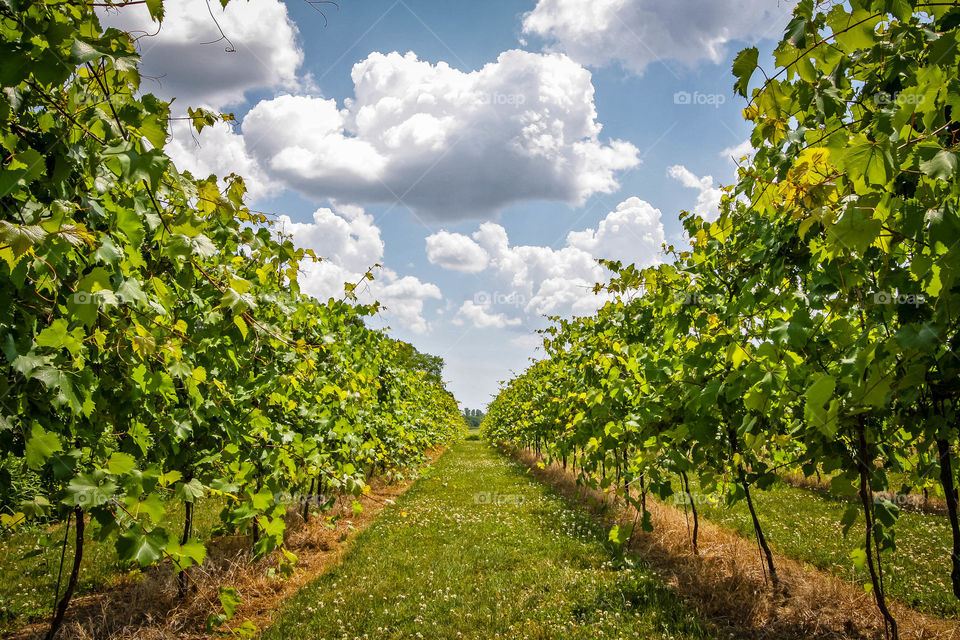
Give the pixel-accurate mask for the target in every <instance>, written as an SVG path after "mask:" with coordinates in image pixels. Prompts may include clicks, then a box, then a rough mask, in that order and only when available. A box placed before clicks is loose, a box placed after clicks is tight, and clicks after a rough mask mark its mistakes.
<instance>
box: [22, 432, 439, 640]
mask: <svg viewBox="0 0 960 640" xmlns="http://www.w3.org/2000/svg"><path fill="white" fill-rule="evenodd" d="M442 453H443V449H437V450H434V451H431V452H429V454H428V459H429V462H432V461H434V460H436V459H437V458H438V457H440V455H441V454H442ZM411 484H412V481H409V480H408V481H405V482H402V483H388V482H386V481H384V480H383V479H381V478H374V479H372V480H371V481H370V488H371V491H370V492H369V493H368V494H366V495H363V496H361V497H360V498H359V499H358V500H359V502H360V503H361V504H362V505H363V511H362V513H360V514H359V515H357V516H355V515H354V514H353V509H352V501H353V498H352V497H349V498H345V499H343V500H342V501H338V503H337V505H336V506H335V507H334V508H333V510H332V511H331V512H327V513H326V514H324V516H321V517H319V518H318V517H314V518H312V519H311V520H310V521H309V522H307V523H305V522H304V521H303V519H302V518H301V517H300V515H299V514H298V513H296V510H294V509H291V510H290V511H289V512H288V514H287V533H286V546H287V549H288V550H290V551H292V552H293V553H295V554H297V558H298V560H297V563H296V567H295V571H294V573H293V575H292V576H291V577H289V578H288V579H285V580H281V579H278V578H275V577H270V575H269V574H268V571H269V570H270V569H271V568H276V566H277V561H278V552H274V553H272V554H270V555H269V556H267V557H266V558H263V559H261V560H259V561H256V562H253V560H252V553H251V551H250V546H251V544H250V537H249V536H235V537H224V538H218V539H216V540H214V541H213V542H212V543H209V544H208V545H207V549H208V557H207V559H206V560H205V561H204V563H203V566H202V567H194V568H192V569H191V570H190V574H191V576H192V587H191V589H190V592H189V593H188V594H187V595H186V596H184V597H183V598H181V597H179V596H178V595H177V583H176V574H175V572H174V571H173V568H172V566H171V565H170V564H169V563H165V564H161V565H158V566H155V567H151V568H150V569H149V570H147V571H145V572H144V573H142V574H139V575H136V576H124V577H122V578H120V579H119V580H118V581H117V582H116V583H114V584H113V585H111V586H110V588H109V589H107V590H105V591H102V592H98V593H93V594H88V595H85V596H82V597H78V598H75V599H74V601H73V602H72V603H71V605H70V609H69V610H68V612H67V617H66V619H65V621H64V626H63V628H62V630H61V632H60V633H59V634H58V636H57V639H58V640H120V639H122V638H136V639H138V640H166V639H176V640H195V639H199V638H207V637H209V636H208V634H207V633H206V631H205V625H206V619H207V616H209V615H210V614H211V613H219V612H220V605H219V598H218V590H219V588H220V587H221V586H228V585H229V586H232V587H234V588H236V589H237V592H238V594H239V595H240V597H241V599H242V600H241V604H240V606H239V607H238V608H237V612H236V615H235V616H234V618H233V619H232V620H230V621H229V622H228V623H227V625H224V627H226V626H229V627H231V628H233V627H238V626H239V625H241V624H242V623H244V622H245V621H250V622H252V623H253V624H255V625H256V626H257V627H258V628H260V629H263V628H266V627H267V626H269V625H270V623H271V621H272V619H273V615H274V614H275V613H276V612H277V611H278V610H279V609H280V607H281V605H282V603H283V600H285V599H286V598H288V597H290V596H292V595H293V594H295V593H296V592H297V591H298V590H299V589H300V588H301V587H303V586H304V585H306V584H307V583H308V582H310V581H311V580H313V579H315V578H316V577H317V576H319V575H321V574H322V573H323V572H325V571H326V570H327V569H329V568H330V567H332V566H334V565H336V564H337V563H338V562H340V559H341V558H342V557H343V556H344V554H345V553H346V552H347V550H348V549H349V548H350V545H351V543H352V541H353V539H354V538H355V537H356V535H357V534H358V533H359V532H361V531H363V529H365V528H366V527H367V526H369V525H370V523H372V522H373V521H374V520H375V519H376V517H377V514H378V513H379V512H380V510H381V509H383V507H384V506H386V505H387V504H388V502H387V500H393V499H394V498H396V497H397V496H399V495H400V494H402V493H404V492H405V491H406V490H407V489H409V488H410V485H411ZM334 515H341V517H340V518H339V519H338V520H337V521H336V524H335V525H333V526H332V527H331V526H329V525H327V524H326V522H327V516H334ZM48 626H49V622H48V621H45V622H44V623H36V624H33V625H30V626H29V627H26V628H24V629H21V630H19V631H17V632H15V633H13V634H9V635H7V636H4V637H5V638H10V639H11V640H28V639H29V640H33V639H36V638H43V637H44V635H45V634H46V632H47V628H48ZM224 630H226V629H225V628H224Z"/></svg>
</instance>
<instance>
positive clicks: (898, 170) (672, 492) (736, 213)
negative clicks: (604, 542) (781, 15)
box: [483, 0, 960, 638]
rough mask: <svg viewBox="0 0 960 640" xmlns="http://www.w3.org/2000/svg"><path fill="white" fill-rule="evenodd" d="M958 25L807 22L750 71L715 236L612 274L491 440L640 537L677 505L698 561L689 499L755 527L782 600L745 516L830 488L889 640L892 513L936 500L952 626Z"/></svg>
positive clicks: (562, 334) (958, 595)
mask: <svg viewBox="0 0 960 640" xmlns="http://www.w3.org/2000/svg"><path fill="white" fill-rule="evenodd" d="M958 27H960V9H958V8H957V7H956V6H955V3H948V2H945V3H922V2H897V1H874V2H870V1H866V0H862V1H859V0H858V1H854V2H851V3H849V6H848V5H839V4H837V5H834V6H830V7H821V6H815V5H814V3H813V2H810V1H806V2H801V3H800V4H799V5H798V6H797V8H796V9H795V11H794V19H793V20H792V21H791V22H790V24H789V26H788V28H787V30H786V32H785V34H784V38H783V40H782V41H781V42H780V44H779V46H778V47H777V49H776V51H775V57H776V61H777V68H776V69H773V70H765V69H761V68H759V67H758V64H757V61H758V52H757V50H756V49H746V50H744V51H742V52H741V53H740V54H739V55H738V56H737V58H736V61H735V63H734V66H733V72H734V75H735V76H736V78H737V79H736V90H737V91H738V92H739V93H740V94H741V95H742V96H743V97H745V98H747V99H748V105H747V107H746V108H745V109H744V111H743V115H744V117H745V118H746V119H747V120H748V121H750V122H752V123H753V125H754V129H753V135H752V137H751V143H752V145H753V147H754V148H755V150H756V151H755V153H754V155H753V157H752V158H743V159H742V164H741V168H740V170H739V178H738V181H737V183H736V185H734V186H733V187H730V188H728V189H727V190H726V192H725V194H724V196H723V199H722V203H721V211H720V214H719V217H718V218H717V219H716V220H705V219H703V218H702V217H699V216H694V215H690V214H687V215H686V217H685V219H684V227H685V230H686V234H687V236H688V237H689V240H690V247H689V248H686V249H684V248H674V247H669V248H668V253H669V258H670V259H669V261H668V262H667V263H666V264H660V265H657V266H654V267H651V268H647V269H638V268H636V267H634V266H624V265H622V264H620V263H617V262H607V263H606V266H607V267H608V268H609V269H610V270H611V272H612V273H613V275H612V278H611V280H610V282H609V283H608V284H606V285H604V286H602V287H601V286H599V285H598V290H600V291H601V292H602V293H604V294H606V295H608V296H609V302H608V303H607V304H606V305H605V306H604V307H603V308H602V309H601V310H600V311H599V312H598V313H597V314H596V315H595V316H590V317H582V318H574V319H558V320H557V321H556V322H555V324H554V325H553V326H552V327H551V328H550V329H548V330H547V331H546V332H545V336H544V338H545V339H544V347H545V350H546V354H547V357H546V358H544V359H543V360H541V361H539V362H537V363H535V364H533V365H532V366H531V367H530V368H529V369H528V370H527V371H526V372H524V373H523V374H522V375H520V376H519V377H517V378H515V379H514V380H511V381H510V382H509V383H507V384H506V385H505V386H504V387H503V389H502V391H501V392H500V394H499V396H498V397H497V398H496V400H495V401H494V402H493V403H492V405H491V406H490V407H489V410H488V414H487V417H486V419H485V422H484V426H483V429H484V432H485V434H486V435H487V437H489V438H490V439H492V440H494V441H497V442H503V443H510V444H512V445H515V446H519V447H523V448H529V449H532V450H534V451H535V452H536V453H537V454H539V455H540V456H542V457H543V459H544V460H545V461H546V462H559V463H560V464H562V466H563V467H564V468H567V467H568V466H569V467H570V468H571V469H572V470H573V471H574V472H575V473H577V474H579V477H580V479H581V482H582V483H583V484H585V485H587V486H589V487H593V488H595V489H600V490H602V491H604V492H606V493H608V494H613V495H615V496H617V497H618V498H619V499H621V500H622V501H625V502H627V503H629V504H630V505H632V506H634V507H635V508H636V509H637V510H638V513H639V514H642V519H640V520H639V521H638V522H637V529H638V531H639V530H641V529H643V530H651V529H652V524H651V521H650V517H649V510H648V509H647V506H648V505H647V499H648V496H651V497H656V498H659V499H660V500H667V499H670V498H671V497H674V496H677V495H681V496H683V497H684V498H685V500H684V502H685V504H689V505H691V506H692V507H693V522H694V524H693V531H692V539H691V544H692V548H693V550H694V552H695V553H696V551H697V513H696V508H697V507H696V505H697V502H698V501H697V499H696V498H697V497H698V496H700V495H702V494H706V495H711V496H720V497H721V500H722V502H724V503H726V504H727V505H728V506H735V505H737V504H742V505H744V510H745V513H749V520H748V522H749V523H750V524H749V533H750V534H751V535H752V536H753V537H755V539H756V541H757V543H758V545H759V547H760V549H761V550H762V558H763V563H764V565H765V566H764V568H765V570H766V572H767V573H768V575H769V577H770V589H772V590H775V591H776V590H782V591H783V592H784V593H788V592H789V590H790V588H791V585H789V584H786V583H784V582H783V581H781V580H779V577H778V567H777V565H776V563H775V562H774V557H773V554H772V553H771V548H770V544H769V540H768V538H769V527H771V524H772V523H771V522H769V521H767V522H764V521H762V520H761V518H760V517H758V510H757V509H756V508H755V503H756V502H758V501H759V500H763V499H764V498H765V496H763V494H764V493H765V491H767V490H768V489H771V488H773V487H775V486H776V485H778V483H780V481H781V480H782V478H783V477H784V476H785V475H787V474H788V473H793V474H795V475H800V476H802V477H803V478H808V479H812V478H816V479H817V480H821V481H822V483H828V486H826V487H825V488H826V490H827V491H828V494H829V495H830V496H835V497H837V498H840V499H843V498H847V500H846V501H845V504H846V507H845V508H844V509H843V510H842V514H841V515H840V522H841V523H842V524H843V532H844V534H846V533H848V532H849V533H850V535H853V536H857V537H859V539H860V543H859V545H857V548H855V549H854V550H853V552H852V553H851V554H850V562H851V563H852V564H854V565H855V566H856V567H857V568H858V569H860V570H861V575H862V577H863V580H864V582H865V584H864V588H865V589H866V590H867V591H868V593H871V594H872V599H873V600H874V603H875V605H876V607H877V609H878V611H879V614H880V615H882V616H883V619H884V625H885V628H886V631H887V634H888V636H889V637H894V638H895V637H897V636H898V625H897V620H896V619H895V617H894V616H893V615H892V613H891V611H890V607H889V598H890V595H889V594H888V588H887V587H888V586H889V583H890V582H891V576H890V575H889V574H890V571H891V570H890V569H889V567H890V565H891V562H892V558H897V557H899V555H902V553H904V552H909V550H906V551H905V550H902V549H899V547H901V546H902V543H901V542H900V537H899V535H898V534H899V529H900V528H901V526H900V521H901V520H902V519H904V515H903V514H902V512H901V508H900V507H901V506H902V505H901V502H900V500H899V496H900V495H901V494H902V493H908V492H911V491H912V492H913V493H920V492H921V490H922V491H924V492H925V495H927V496H939V498H940V500H942V501H943V503H944V504H945V518H946V520H947V522H948V523H949V532H950V533H949V536H950V538H951V539H952V548H951V549H948V550H946V552H944V553H942V554H941V555H940V557H939V559H938V560H937V561H936V562H935V564H934V571H935V573H934V574H933V575H931V574H920V576H921V580H934V579H940V578H943V581H944V582H946V583H948V584H949V585H950V586H949V589H950V590H951V591H952V599H954V603H953V605H952V606H950V605H945V609H946V610H947V611H952V612H953V613H954V615H955V612H956V611H957V608H956V599H960V527H958V516H957V497H956V496H957V475H956V474H957V453H958V444H960V441H958V428H960V422H958V416H960V413H958V411H960V376H958V374H960V359H958V353H957V349H958V347H960V342H958V340H960V335H958V333H957V329H958V323H960V316H958V310H960V298H958V283H957V274H958V269H960V253H958V251H960V249H958V246H957V244H958V240H960V189H958V181H957V175H958V160H957V158H958V154H957V151H958V143H960V126H958V124H957V122H956V121H955V114H956V113H957V110H958V109H960V81H958V77H960V70H958V49H957V38H958V34H960V29H958ZM758 78H759V79H758ZM751 86H755V87H756V88H753V89H752V90H751V89H750V87H751ZM824 479H825V480H824ZM758 494H760V495H758ZM714 510H716V509H715V507H714ZM701 511H703V509H701ZM799 525H800V526H802V523H799ZM811 527H812V523H811ZM633 533H634V532H633V531H619V533H618V534H617V535H619V536H621V537H622V538H624V539H626V538H628V537H631V536H632V535H633ZM612 535H613V534H612ZM809 544H815V545H819V544H820V543H819V542H814V541H813V540H809V541H808V546H809ZM885 572H886V574H887V575H885ZM898 595H904V594H898Z"/></svg>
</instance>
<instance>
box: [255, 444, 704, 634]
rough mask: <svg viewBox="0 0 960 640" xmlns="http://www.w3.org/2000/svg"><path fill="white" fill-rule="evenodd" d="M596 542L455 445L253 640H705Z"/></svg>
mask: <svg viewBox="0 0 960 640" xmlns="http://www.w3.org/2000/svg"><path fill="white" fill-rule="evenodd" d="M498 503H499V504H498ZM606 537H607V536H606V531H605V530H604V529H603V528H602V527H601V526H600V525H599V524H598V523H597V522H596V521H595V519H593V518H592V517H591V516H590V515H588V514H586V513H584V512H583V511H582V510H580V509H578V508H576V507H574V506H572V505H570V504H569V503H568V502H566V501H565V500H563V499H562V498H560V497H558V496H557V495H556V494H555V493H554V492H553V491H552V490H550V489H549V488H547V487H545V486H544V485H542V484H540V483H539V482H536V481H535V480H533V478H532V477H531V476H530V475H529V473H527V470H526V469H525V468H524V467H522V466H521V465H519V464H517V463H514V462H512V461H508V460H506V459H505V458H504V457H503V456H501V455H500V454H498V453H497V452H496V451H494V450H493V449H491V448H490V446H489V445H487V444H486V443H483V442H476V441H464V442H460V443H459V444H457V445H455V446H454V447H452V448H451V449H450V450H449V451H447V453H446V454H444V456H443V457H442V458H440V460H439V461H438V462H437V463H435V465H434V468H433V469H432V471H431V473H429V474H427V475H426V477H423V478H421V479H420V480H418V481H417V483H416V484H415V485H414V486H413V487H412V488H411V489H410V490H409V491H408V492H407V493H405V494H403V495H402V496H401V497H400V498H399V499H398V501H397V503H396V504H394V505H391V506H388V507H387V508H386V509H384V511H383V512H382V513H381V514H380V516H379V517H378V519H377V521H376V522H374V523H373V524H372V525H371V526H370V527H369V528H368V529H366V530H365V531H364V532H363V533H361V534H360V535H359V536H358V537H357V539H356V540H355V541H354V544H353V546H352V548H351V550H350V552H349V553H348V555H347V557H346V558H345V560H344V562H343V563H342V564H341V565H338V566H337V567H334V568H333V569H331V570H330V571H329V572H328V573H326V574H324V575H323V576H321V577H320V578H318V579H317V580H315V581H314V582H312V583H311V584H310V585H308V586H307V587H305V588H304V589H302V590H301V591H300V592H299V593H298V594H297V595H296V596H294V598H292V599H291V600H290V601H289V602H288V603H287V605H286V606H285V608H284V609H283V610H282V612H281V614H280V615H279V616H278V620H277V622H276V624H274V626H273V627H271V628H270V629H268V630H266V632H265V633H264V636H263V638H264V640H271V639H274V640H297V639H306V638H309V639H311V640H320V639H324V640H326V639H353V638H376V639H377V640H388V639H399V638H442V639H444V640H454V639H457V638H464V639H467V638H476V639H483V640H488V639H491V638H537V639H547V638H557V639H560V638H563V639H567V638H583V639H590V640H593V639H595V638H677V639H679V638H705V637H711V636H710V632H709V631H708V630H707V629H706V627H705V625H704V624H703V623H702V622H700V621H699V620H698V619H697V618H696V617H695V616H694V615H693V614H691V613H690V611H689V610H688V609H687V608H686V607H685V606H684V605H683V604H682V603H681V602H680V601H679V599H678V598H677V597H676V596H675V595H674V594H673V593H672V592H671V591H670V590H669V589H667V588H666V587H665V586H664V585H663V583H661V582H660V581H659V580H658V579H657V578H656V577H654V576H653V574H652V573H651V572H650V571H649V570H648V569H646V568H644V567H642V566H631V565H632V564H633V562H631V561H630V560H625V559H623V558H620V557H618V555H617V554H616V553H615V552H614V550H613V549H612V548H611V547H610V546H609V543H606Z"/></svg>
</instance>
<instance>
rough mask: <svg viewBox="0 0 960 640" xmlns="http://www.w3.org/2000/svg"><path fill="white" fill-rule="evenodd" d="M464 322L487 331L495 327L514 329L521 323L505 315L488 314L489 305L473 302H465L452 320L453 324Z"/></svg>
mask: <svg viewBox="0 0 960 640" xmlns="http://www.w3.org/2000/svg"><path fill="white" fill-rule="evenodd" d="M464 322H470V324H472V325H473V326H474V327H475V328H477V329H487V328H490V327H495V328H497V329H503V328H504V327H515V326H518V325H519V324H520V323H521V320H520V318H508V317H507V315H506V314H505V313H490V305H489V304H487V305H480V304H477V303H476V302H474V301H473V300H467V301H465V302H464V303H463V304H462V305H461V306H460V309H459V310H458V311H457V315H456V316H455V317H454V319H453V324H455V325H462V324H464Z"/></svg>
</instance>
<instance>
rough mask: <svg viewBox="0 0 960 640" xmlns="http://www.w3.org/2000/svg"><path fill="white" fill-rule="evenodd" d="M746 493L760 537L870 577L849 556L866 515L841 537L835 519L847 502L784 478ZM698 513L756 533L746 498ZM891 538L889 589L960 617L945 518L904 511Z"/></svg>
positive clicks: (826, 565)
mask: <svg viewBox="0 0 960 640" xmlns="http://www.w3.org/2000/svg"><path fill="white" fill-rule="evenodd" d="M691 483H693V478H691ZM691 489H692V488H691ZM751 495H752V496H753V498H754V503H755V505H756V507H757V515H758V517H759V519H760V524H761V526H763V532H764V535H765V536H766V537H767V538H768V539H769V541H770V543H771V546H772V547H773V548H774V549H775V550H776V551H778V552H779V553H781V554H783V555H787V556H790V557H793V558H796V559H799V560H803V561H805V562H809V563H810V564H812V565H814V566H816V567H819V568H821V569H825V570H827V571H830V572H832V573H834V574H835V575H837V576H840V577H842V578H845V579H847V580H854V581H858V582H860V583H865V582H867V581H869V577H868V575H867V574H866V572H865V571H861V570H855V569H854V566H853V562H852V561H851V559H850V552H851V551H853V550H854V549H856V548H858V547H860V546H862V545H863V535H864V534H863V517H862V516H861V517H860V518H859V519H858V520H857V522H856V524H854V525H853V526H852V527H851V528H850V531H849V534H848V535H847V536H846V537H844V535H843V526H842V525H841V524H840V518H841V517H842V515H843V512H844V511H845V510H846V508H847V506H848V504H849V503H848V502H845V501H842V500H838V499H836V498H833V497H830V496H826V495H822V494H820V493H818V492H816V491H809V490H806V489H797V488H794V487H790V486H787V485H785V484H781V483H778V484H776V485H774V486H773V487H772V488H770V489H769V490H767V491H759V490H754V491H752V492H751ZM697 511H698V512H699V513H700V514H701V515H702V516H704V517H705V518H707V519H708V520H711V521H712V522H715V523H717V524H719V525H722V526H725V527H728V528H731V529H735V530H737V531H739V532H741V533H742V534H744V535H746V536H748V537H750V538H752V537H753V525H752V523H751V520H750V512H749V511H748V510H747V505H746V503H745V502H740V503H738V504H736V505H734V506H732V507H726V506H724V505H722V504H710V503H704V504H698V505H697ZM896 536H897V549H896V551H894V552H893V553H892V554H884V557H883V562H884V565H883V569H884V584H885V586H886V588H887V592H888V594H890V595H892V596H893V597H895V598H897V599H898V600H900V601H901V602H903V603H905V604H908V605H910V606H911V607H913V608H915V609H918V610H920V611H926V612H928V613H932V614H935V615H938V616H943V617H950V618H953V617H960V603H958V602H957V599H956V598H955V597H954V596H953V592H952V590H951V588H950V548H951V537H950V527H949V524H948V523H947V519H946V518H945V517H943V516H939V515H932V514H921V513H915V512H907V511H902V512H901V513H900V518H899V521H898V522H897V526H896Z"/></svg>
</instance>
